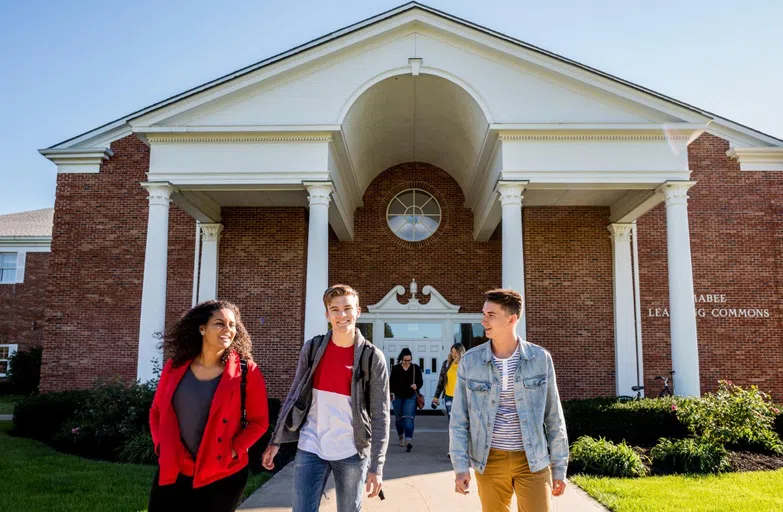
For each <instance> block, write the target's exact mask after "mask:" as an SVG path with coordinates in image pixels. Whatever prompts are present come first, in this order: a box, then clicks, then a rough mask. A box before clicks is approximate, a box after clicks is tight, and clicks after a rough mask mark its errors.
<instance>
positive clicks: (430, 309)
mask: <svg viewBox="0 0 783 512" xmlns="http://www.w3.org/2000/svg"><path fill="white" fill-rule="evenodd" d="M411 291H412V293H411V298H410V299H403V300H402V301H401V300H400V297H403V296H405V294H406V290H405V287H403V286H402V285H397V286H395V287H394V288H392V289H391V290H389V293H387V294H386V295H385V296H384V297H383V298H382V299H381V300H380V301H378V302H377V303H376V304H372V305H370V306H367V310H368V311H369V312H370V313H405V314H416V313H427V314H431V313H458V312H459V306H455V305H454V304H451V303H450V302H449V301H447V300H446V299H445V298H443V295H441V294H440V293H438V290H436V289H435V288H433V287H432V286H425V287H424V288H422V290H421V293H422V295H427V296H429V297H430V300H429V301H428V302H427V303H426V304H422V303H421V302H420V301H419V299H418V298H417V297H416V294H417V290H416V284H415V280H414V281H413V283H412V284H411Z"/></svg>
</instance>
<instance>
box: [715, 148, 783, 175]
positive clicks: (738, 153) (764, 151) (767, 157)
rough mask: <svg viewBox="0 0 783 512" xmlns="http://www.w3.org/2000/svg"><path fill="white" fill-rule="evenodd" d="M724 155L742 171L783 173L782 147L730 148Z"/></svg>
mask: <svg viewBox="0 0 783 512" xmlns="http://www.w3.org/2000/svg"><path fill="white" fill-rule="evenodd" d="M726 155H728V157H729V158H734V159H735V160H737V161H739V163H740V169H741V170H743V171H783V147H766V148H732V149H730V150H728V151H726Z"/></svg>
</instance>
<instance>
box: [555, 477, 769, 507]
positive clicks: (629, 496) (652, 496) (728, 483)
mask: <svg viewBox="0 0 783 512" xmlns="http://www.w3.org/2000/svg"><path fill="white" fill-rule="evenodd" d="M569 478H570V479H571V480H572V481H573V482H574V483H576V484H577V485H578V486H579V487H581V488H582V489H584V490H585V491H586V492H587V493H588V494H589V495H590V496H592V497H593V498H595V499H597V500H598V501H600V502H601V503H602V504H604V505H605V506H606V507H607V508H609V509H610V510H612V511H613V512H647V511H651V512H652V511H655V512H683V511H686V510H687V511H688V512H691V511H692V512H746V511H747V512H766V511H780V510H783V469H780V470H777V471H752V472H747V473H725V474H722V475H717V476H660V477H656V476H653V477H646V478H603V477H601V478H599V477H590V476H582V475H576V476H572V477H569Z"/></svg>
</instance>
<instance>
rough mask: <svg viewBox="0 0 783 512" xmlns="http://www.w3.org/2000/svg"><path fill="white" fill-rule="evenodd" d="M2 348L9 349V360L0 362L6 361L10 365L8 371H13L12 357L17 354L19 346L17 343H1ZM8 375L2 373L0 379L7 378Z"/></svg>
mask: <svg viewBox="0 0 783 512" xmlns="http://www.w3.org/2000/svg"><path fill="white" fill-rule="evenodd" d="M0 347H2V348H5V347H8V359H0V361H6V362H7V363H8V370H10V369H11V361H10V359H11V356H13V355H14V354H16V351H17V349H18V348H19V345H18V344H16V343H0ZM7 376H8V373H7V372H6V373H0V377H7Z"/></svg>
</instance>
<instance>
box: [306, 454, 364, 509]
mask: <svg viewBox="0 0 783 512" xmlns="http://www.w3.org/2000/svg"><path fill="white" fill-rule="evenodd" d="M369 463H370V458H369V457H366V458H364V459H362V458H361V457H359V454H356V455H354V456H352V457H348V458H347V459H342V460H324V459H322V458H321V457H319V456H318V455H316V454H314V453H310V452H306V451H304V450H297V451H296V458H295V459H294V496H293V498H294V499H293V502H294V503H293V505H294V507H293V512H318V508H319V507H320V506H321V495H322V494H323V493H324V487H326V480H328V478H329V473H330V472H334V487H335V492H336V494H337V512H361V510H362V490H363V489H364V482H365V481H366V480H367V467H368V466H369Z"/></svg>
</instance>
